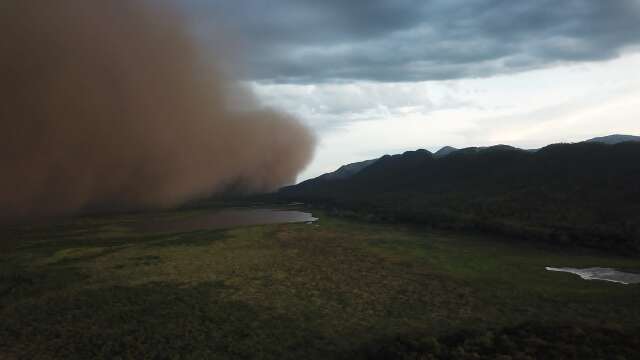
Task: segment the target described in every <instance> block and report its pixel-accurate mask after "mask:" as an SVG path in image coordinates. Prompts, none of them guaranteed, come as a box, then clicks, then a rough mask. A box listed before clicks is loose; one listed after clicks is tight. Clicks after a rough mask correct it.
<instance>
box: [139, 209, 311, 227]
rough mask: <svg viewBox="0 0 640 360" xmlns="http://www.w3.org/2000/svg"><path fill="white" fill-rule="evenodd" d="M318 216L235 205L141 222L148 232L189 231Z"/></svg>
mask: <svg viewBox="0 0 640 360" xmlns="http://www.w3.org/2000/svg"><path fill="white" fill-rule="evenodd" d="M316 220H318V219H317V218H315V217H313V215H312V214H311V213H308V212H303V211H296V210H276V209H249V208H233V209H223V210H217V211H212V212H209V213H206V214H198V215H193V216H189V217H184V218H178V219H175V218H174V219H169V220H166V219H165V220H160V219H158V220H152V221H148V222H145V223H142V224H140V225H139V226H138V229H139V230H141V231H148V232H187V231H196V230H215V229H229V228H234V227H240V226H252V225H267V224H285V223H310V222H314V221H316Z"/></svg>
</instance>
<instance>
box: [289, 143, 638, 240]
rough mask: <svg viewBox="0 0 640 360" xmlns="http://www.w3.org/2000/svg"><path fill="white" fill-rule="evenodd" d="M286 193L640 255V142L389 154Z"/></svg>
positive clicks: (376, 212)
mask: <svg viewBox="0 0 640 360" xmlns="http://www.w3.org/2000/svg"><path fill="white" fill-rule="evenodd" d="M279 196H280V197H282V198H285V199H287V200H294V199H295V200H297V201H306V202H314V203H316V204H325V205H329V206H333V207H337V208H344V209H350V210H355V211H357V212H360V213H366V214H367V216H369V217H371V216H375V217H377V218H380V219H384V220H389V221H411V222H417V223H421V224H429V225H432V226H441V227H455V228H468V229H477V230H483V231H489V232H499V233H503V234H508V235H517V236H524V237H527V238H530V239H532V240H541V241H549V242H554V243H562V244H577V245H582V246H590V247H596V248H603V249H608V250H614V251H622V252H629V251H633V252H638V251H639V250H640V240H639V238H640V143H638V142H623V143H619V144H615V145H609V144H605V143H600V142H583V143H576V144H555V145H549V146H547V147H544V148H542V149H540V150H539V151H536V152H529V151H525V150H521V149H516V148H513V147H510V146H505V145H499V146H493V147H489V148H484V149H479V148H468V149H462V150H459V151H456V152H453V153H451V154H449V155H448V156H445V157H436V156H434V155H433V154H432V153H430V152H429V151H426V150H417V151H412V152H406V153H404V154H401V155H393V156H389V155H387V156H384V157H382V158H380V159H379V160H378V161H376V162H375V163H373V164H371V165H370V166H368V167H366V168H365V169H363V170H361V171H360V172H358V173H357V174H355V175H353V176H351V177H349V178H346V179H333V180H332V179H323V178H316V179H312V180H309V181H306V182H303V183H301V184H299V185H296V186H292V187H288V188H284V189H282V190H281V191H280V192H279Z"/></svg>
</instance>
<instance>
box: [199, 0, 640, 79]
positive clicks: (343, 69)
mask: <svg viewBox="0 0 640 360" xmlns="http://www.w3.org/2000/svg"><path fill="white" fill-rule="evenodd" d="M188 3H189V5H188V9H190V10H191V11H192V13H193V14H194V15H195V17H196V19H197V22H196V23H197V24H198V31H199V32H200V33H201V35H203V36H205V37H206V36H207V32H208V31H210V30H209V29H213V28H215V26H224V27H226V28H228V29H230V30H232V31H234V32H235V33H236V34H237V36H238V38H239V39H240V40H241V42H244V43H246V45H248V46H244V48H246V49H251V52H250V54H248V55H249V57H248V59H250V60H248V61H247V63H246V64H245V65H246V66H247V68H248V70H249V72H250V74H251V75H252V79H254V80H262V81H276V82H299V83H307V82H309V83H311V82H323V81H335V80H353V79H360V80H375V81H418V80H442V79H455V78H466V77H483V76H491V75H495V74H502V73H511V72H517V71H523V70H529V69H535V68H541V67H547V66H552V65H555V64H558V63H565V62H581V61H593V60H604V59H610V58H613V57H616V56H618V55H619V54H620V52H621V51H623V50H625V49H626V48H629V47H632V46H634V45H638V43H640V1H638V0H563V1H557V0H536V1H514V0H467V1H463V0H432V1H428V0H350V1H343V0H325V1H316V0H280V1H268V0H246V1H232V0H226V1H223V0H217V1H211V0H189V1H188ZM214 25H215V26H214Z"/></svg>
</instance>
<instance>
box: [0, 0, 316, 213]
mask: <svg viewBox="0 0 640 360" xmlns="http://www.w3.org/2000/svg"><path fill="white" fill-rule="evenodd" d="M159 3H160V2H158V1H153V2H152V1H148V2H144V1H135V0H109V1H104V0H57V1H30V0H27V1H25V0H8V1H3V2H2V4H1V5H0V23H2V24H3V33H2V34H0V36H1V37H2V40H1V41H0V73H1V74H2V77H1V79H2V81H1V82H0V144H1V145H0V146H1V147H2V148H1V151H0V165H1V166H2V173H1V175H0V202H1V207H0V219H14V218H29V217H32V216H44V215H58V214H66V213H73V212H78V211H82V210H84V209H87V208H92V207H99V206H103V205H109V206H116V207H117V208H132V207H133V208H148V207H170V206H174V205H177V204H180V203H182V202H184V201H188V200H191V199H194V198H197V197H200V196H207V195H210V194H213V193H216V192H220V191H224V190H225V189H226V188H227V187H228V186H230V185H233V186H235V187H236V188H237V187H241V188H243V189H245V190H247V191H256V192H257V191H270V190H274V189H276V188H278V187H280V186H282V185H285V184H288V183H291V182H293V181H295V178H296V175H297V174H298V172H299V171H301V170H302V169H303V168H304V167H305V166H306V165H307V163H308V162H309V161H310V159H311V157H312V155H313V150H314V147H315V141H314V136H313V134H312V133H311V132H310V131H309V130H308V129H307V128H306V127H305V126H304V125H302V124H301V123H300V122H298V121H297V120H296V119H294V118H292V117H290V116H289V115H286V114H282V113H279V112H276V111H271V110H262V109H260V108H259V107H258V105H257V104H256V103H255V100H253V99H252V97H251V96H243V97H242V98H238V95H237V94H238V92H237V91H234V90H233V89H234V88H236V89H237V87H238V84H237V83H236V82H234V81H233V79H230V78H229V77H228V76H227V75H225V74H223V73H222V72H221V71H219V70H218V69H219V68H220V66H219V61H218V58H222V57H225V56H226V54H225V49H214V50H215V51H214V52H213V54H209V53H207V52H205V51H203V50H202V47H201V46H200V45H199V44H197V42H196V41H195V40H194V39H193V38H192V36H191V34H190V33H189V29H188V27H187V25H186V24H185V22H184V19H183V18H182V17H181V16H180V15H179V14H178V13H176V12H175V11H173V10H172V9H171V7H170V6H159ZM165 5H166V4H165ZM216 52H217V53H218V55H216ZM231 97H233V99H231ZM231 103H233V104H234V105H233V106H231V105H230V104H231ZM232 108H233V110H232Z"/></svg>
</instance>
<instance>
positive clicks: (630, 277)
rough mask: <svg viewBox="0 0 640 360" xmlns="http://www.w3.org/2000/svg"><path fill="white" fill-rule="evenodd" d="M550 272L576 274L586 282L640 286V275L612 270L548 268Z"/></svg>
mask: <svg viewBox="0 0 640 360" xmlns="http://www.w3.org/2000/svg"><path fill="white" fill-rule="evenodd" d="M545 269H547V270H549V271H560V272H567V273H571V274H575V275H578V276H580V277H581V278H583V279H584V280H603V281H611V282H615V283H619V284H640V274H634V273H630V272H623V271H619V270H616V269H612V268H604V267H593V268H585V269H576V268H555V267H546V268H545Z"/></svg>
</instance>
